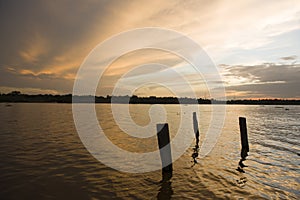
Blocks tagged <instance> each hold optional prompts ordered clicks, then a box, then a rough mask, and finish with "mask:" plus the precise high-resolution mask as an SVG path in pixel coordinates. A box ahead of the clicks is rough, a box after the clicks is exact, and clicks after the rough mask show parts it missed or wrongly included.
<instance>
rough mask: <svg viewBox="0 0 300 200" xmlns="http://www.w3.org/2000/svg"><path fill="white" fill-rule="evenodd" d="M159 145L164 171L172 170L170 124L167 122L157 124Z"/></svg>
mask: <svg viewBox="0 0 300 200" xmlns="http://www.w3.org/2000/svg"><path fill="white" fill-rule="evenodd" d="M156 128H157V138H158V147H159V151H160V158H161V163H162V166H163V169H162V170H163V172H172V171H173V167H172V155H171V144H170V135H169V126H168V124H167V123H165V124H157V125H156Z"/></svg>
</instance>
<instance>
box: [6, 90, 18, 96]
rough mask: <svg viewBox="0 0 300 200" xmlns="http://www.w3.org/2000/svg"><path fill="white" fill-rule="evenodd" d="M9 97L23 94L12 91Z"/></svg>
mask: <svg viewBox="0 0 300 200" xmlns="http://www.w3.org/2000/svg"><path fill="white" fill-rule="evenodd" d="M8 94H9V95H12V96H18V95H20V94H21V92H20V91H11V92H10V93H8Z"/></svg>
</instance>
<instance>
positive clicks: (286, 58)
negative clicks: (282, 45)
mask: <svg viewBox="0 0 300 200" xmlns="http://www.w3.org/2000/svg"><path fill="white" fill-rule="evenodd" d="M280 59H281V60H296V59H297V56H295V55H293V56H285V57H281V58H280Z"/></svg>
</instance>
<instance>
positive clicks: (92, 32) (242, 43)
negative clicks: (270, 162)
mask: <svg viewBox="0 0 300 200" xmlns="http://www.w3.org/2000/svg"><path fill="white" fill-rule="evenodd" d="M0 26H1V31H0V44H1V45H0V93H7V92H10V91H12V90H19V91H21V92H22V93H29V94H39V93H42V94H45V93H51V94H66V93H72V90H73V84H74V80H75V79H76V73H77V71H78V69H79V67H80V66H81V64H82V63H83V62H84V60H85V58H86V57H87V56H88V55H89V53H90V52H91V51H92V50H93V49H94V48H95V47H96V46H97V45H98V44H100V43H101V42H103V41H105V40H107V39H108V38H110V37H112V36H114V35H116V34H119V33H121V32H124V31H128V30H132V29H136V28H143V27H158V28H164V29H171V30H174V31H177V32H179V33H181V34H183V35H186V36H187V37H189V38H191V39H192V40H193V41H195V42H196V43H197V44H198V45H199V46H201V48H203V50H204V51H205V52H206V53H207V55H208V56H209V57H210V58H211V60H212V61H213V63H214V64H215V66H216V67H217V68H218V71H219V73H220V76H221V77H222V81H221V83H222V85H223V86H224V87H225V91H226V96H227V99H246V98H247V99H248V98H253V99H257V98H289V99H300V90H299V89H298V86H299V85H300V79H299V75H300V2H299V1H297V0H272V1H271V0H266V1H258V0H243V1H236V2H234V3H232V1H229V0H212V1H207V0H197V1H193V0H188V1H184V0H164V1H161V0H151V1H146V0H130V1H127V0H112V1H105V0H102V1H101V0H100V1H97V0H85V1H83V0H62V1H50V0H49V1H39V0H27V1H17V0H10V1H5V0H0ZM120 45H122V44H116V46H120ZM110 50H111V49H108V50H107V51H108V52H109V51H110ZM111 51H112V50H111ZM99 59H100V60H101V59H102V57H101V55H100V57H99ZM103 59H105V58H103ZM153 63H154V64H153ZM138 66H139V68H138ZM99 67H100V66H99ZM102 67H103V66H102ZM174 70H175V72H176V73H174ZM181 75H182V76H183V77H184V78H186V79H188V81H189V82H190V85H191V87H192V88H193V90H194V92H195V93H196V96H197V97H202V98H203V97H206V98H210V97H211V95H210V94H211V92H212V90H216V91H217V90H218V89H219V87H220V85H219V84H215V85H214V86H213V87H212V88H208V87H207V84H206V83H207V81H211V80H207V77H209V76H207V75H205V72H204V76H201V75H199V74H197V72H196V71H193V70H192V67H191V66H190V63H188V62H187V61H186V60H184V59H183V58H181V57H179V56H178V55H174V54H172V53H170V52H165V51H161V50H157V49H156V50H155V49H152V50H151V49H145V50H140V51H134V52H129V53H127V54H125V55H122V56H121V57H119V58H118V59H116V60H115V61H114V62H113V63H111V65H110V66H108V68H107V69H106V70H105V73H104V74H103V76H102V77H101V80H100V81H99V85H98V89H97V95H103V96H106V95H111V94H112V93H113V91H114V90H115V91H118V93H117V94H120V95H125V94H128V95H132V94H135V95H139V96H152V95H156V96H174V95H177V96H189V94H188V92H187V91H186V87H185V85H184V84H183V83H182V81H181V80H182V77H181ZM116 88H117V90H116ZM171 90H172V91H171ZM173 90H174V91H173Z"/></svg>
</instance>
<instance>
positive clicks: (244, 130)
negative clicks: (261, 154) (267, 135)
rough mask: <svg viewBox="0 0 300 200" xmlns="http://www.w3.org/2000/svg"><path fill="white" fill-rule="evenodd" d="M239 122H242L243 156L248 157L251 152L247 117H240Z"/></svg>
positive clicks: (243, 157)
mask: <svg viewBox="0 0 300 200" xmlns="http://www.w3.org/2000/svg"><path fill="white" fill-rule="evenodd" d="M239 124H240V133H241V143H242V151H241V158H242V159H246V157H247V156H248V152H249V144H248V135H247V125H246V118H244V117H239Z"/></svg>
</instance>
